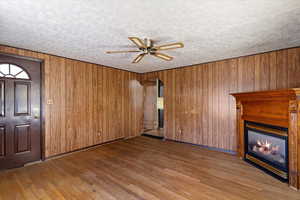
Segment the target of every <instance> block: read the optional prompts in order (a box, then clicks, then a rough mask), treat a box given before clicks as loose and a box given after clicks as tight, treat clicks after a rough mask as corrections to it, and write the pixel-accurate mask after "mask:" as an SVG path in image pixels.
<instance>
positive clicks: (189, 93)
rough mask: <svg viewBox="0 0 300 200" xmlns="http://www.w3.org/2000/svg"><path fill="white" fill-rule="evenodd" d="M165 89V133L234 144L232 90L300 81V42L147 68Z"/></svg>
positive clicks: (284, 85) (226, 146)
mask: <svg viewBox="0 0 300 200" xmlns="http://www.w3.org/2000/svg"><path fill="white" fill-rule="evenodd" d="M153 78H159V79H160V80H162V81H163V83H164V86H165V88H164V91H165V136H166V138H168V139H172V140H178V141H184V142H189V143H194V144H200V145H206V146H210V147H216V148H222V149H226V150H231V151H235V150H236V120H235V119H236V113H235V100H234V98H233V97H232V96H230V95H229V94H230V93H235V92H247V91H261V90H271V89H281V88H289V87H300V48H291V49H286V50H279V51H274V52H269V53H263V54H258V55H253V56H246V57H240V58H234V59H228V60H224V61H217V62H211V63H207V64H199V65H195V66H190V67H184V68H178V69H171V70H164V71H159V72H151V73H146V74H143V75H142V79H143V80H147V79H153Z"/></svg>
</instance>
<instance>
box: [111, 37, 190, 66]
mask: <svg viewBox="0 0 300 200" xmlns="http://www.w3.org/2000/svg"><path fill="white" fill-rule="evenodd" d="M128 39H129V40H130V41H131V42H133V43H134V44H135V45H136V47H138V50H125V51H107V52H106V53H108V54H113V53H135V52H140V53H141V54H139V55H138V56H137V57H136V58H135V59H134V60H133V61H132V63H138V62H140V61H141V60H142V59H143V58H144V56H145V55H153V56H155V57H157V58H160V59H163V60H166V61H171V60H173V57H171V56H169V55H166V54H163V53H160V52H159V51H160V50H169V49H177V48H182V47H184V45H183V43H182V42H176V43H171V44H166V45H160V46H153V41H152V40H151V39H149V38H145V39H144V40H142V39H140V38H138V37H128Z"/></svg>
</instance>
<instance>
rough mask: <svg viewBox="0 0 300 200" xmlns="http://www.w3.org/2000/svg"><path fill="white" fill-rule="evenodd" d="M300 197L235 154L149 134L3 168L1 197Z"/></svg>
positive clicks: (57, 199)
mask: <svg viewBox="0 0 300 200" xmlns="http://www.w3.org/2000/svg"><path fill="white" fill-rule="evenodd" d="M6 199H8V200H10V199H29V200H34V199H55V200H60V199H97V200H98V199H100V200H102V199H103V200H118V199H121V200H123V199H126V200H141V199H145V200H146V199H151V200H159V199H163V200H174V199H179V200H194V199H195V200H199V199H204V200H206V199H207V200H213V199H223V200H252V199H264V200H268V199H272V200H280V199H289V200H296V199H299V200H300V193H299V192H297V191H294V190H292V189H290V188H289V187H288V186H287V184H285V183H282V182H280V181H278V180H276V179H274V178H273V177H271V176H269V175H267V174H265V173H263V172H262V171H260V170H258V169H256V168H255V167H253V166H251V165H249V164H247V163H246V162H244V161H242V160H240V159H238V158H237V157H236V156H234V155H230V154H226V153H221V152H215V151H210V150H207V149H203V148H201V147H199V146H195V145H189V144H183V143H177V142H171V141H162V140H159V139H154V138H149V137H137V138H133V139H129V140H124V141H119V142H115V143H111V144H106V145H103V146H100V147H98V148H94V149H91V150H88V151H84V152H78V153H74V154H70V155H67V156H64V157H61V158H57V159H52V160H48V161H45V162H42V163H39V164H35V165H31V166H27V167H23V168H19V169H13V170H7V171H2V172H0V200H6Z"/></svg>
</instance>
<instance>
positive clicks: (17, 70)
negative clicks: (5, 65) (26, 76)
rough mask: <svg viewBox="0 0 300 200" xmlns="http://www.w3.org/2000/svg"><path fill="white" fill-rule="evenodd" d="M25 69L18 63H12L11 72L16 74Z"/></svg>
mask: <svg viewBox="0 0 300 200" xmlns="http://www.w3.org/2000/svg"><path fill="white" fill-rule="evenodd" d="M21 71H23V70H22V69H21V68H20V67H18V66H16V65H10V74H12V75H16V74H17V73H19V72H21Z"/></svg>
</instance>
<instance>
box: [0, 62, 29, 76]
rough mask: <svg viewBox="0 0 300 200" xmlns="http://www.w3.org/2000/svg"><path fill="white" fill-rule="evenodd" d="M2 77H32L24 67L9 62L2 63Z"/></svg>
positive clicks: (0, 67)
mask: <svg viewBox="0 0 300 200" xmlns="http://www.w3.org/2000/svg"><path fill="white" fill-rule="evenodd" d="M0 78H15V79H30V77H29V75H28V73H27V72H26V71H25V70H24V69H22V68H21V67H19V66H17V65H14V64H9V63H4V64H0Z"/></svg>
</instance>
